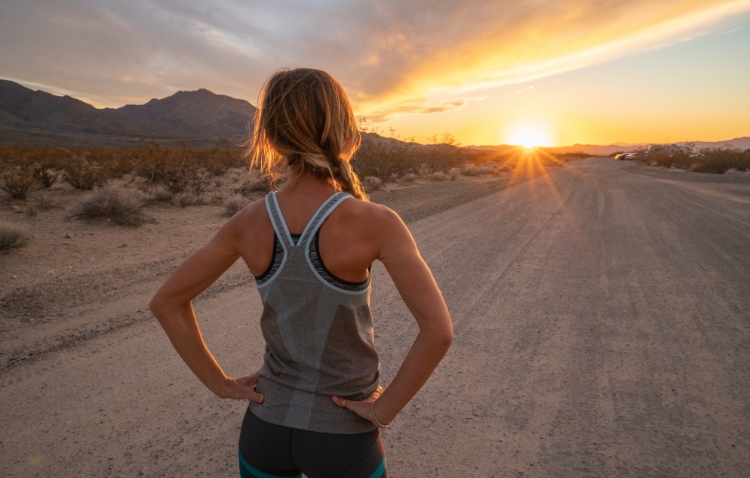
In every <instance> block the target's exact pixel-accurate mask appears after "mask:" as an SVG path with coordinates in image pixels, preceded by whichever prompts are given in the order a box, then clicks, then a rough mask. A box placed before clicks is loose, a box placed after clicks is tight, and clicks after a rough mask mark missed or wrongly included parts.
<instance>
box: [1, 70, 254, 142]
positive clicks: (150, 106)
mask: <svg viewBox="0 0 750 478" xmlns="http://www.w3.org/2000/svg"><path fill="white" fill-rule="evenodd" d="M255 109H256V108H255V107H254V106H253V105H251V104H250V103H249V102H247V101H245V100H239V99H236V98H232V97H229V96H225V95H217V94H214V93H212V92H210V91H208V90H205V89H200V90H197V91H178V92H177V93H175V94H174V95H172V96H169V97H167V98H163V99H153V100H151V101H149V102H148V103H146V104H144V105H126V106H123V107H121V108H103V109H98V108H95V107H94V106H92V105H90V104H88V103H85V102H83V101H81V100H78V99H75V98H71V97H70V96H56V95H52V94H50V93H46V92H44V91H34V90H31V89H29V88H26V87H24V86H21V85H19V84H18V83H15V82H12V81H8V80H0V144H12V145H29V146H132V145H134V144H137V143H138V141H139V140H140V139H141V138H146V139H150V138H151V137H152V135H155V136H156V137H157V139H158V140H159V142H162V143H166V144H173V145H179V144H180V143H181V142H183V141H189V142H190V144H192V145H194V146H197V147H204V146H211V145H213V144H215V143H216V141H217V140H218V139H219V138H226V139H228V140H230V142H231V143H233V144H236V145H239V144H242V143H244V142H245V141H247V139H248V136H249V135H248V125H249V124H251V123H252V120H253V118H254V116H255Z"/></svg>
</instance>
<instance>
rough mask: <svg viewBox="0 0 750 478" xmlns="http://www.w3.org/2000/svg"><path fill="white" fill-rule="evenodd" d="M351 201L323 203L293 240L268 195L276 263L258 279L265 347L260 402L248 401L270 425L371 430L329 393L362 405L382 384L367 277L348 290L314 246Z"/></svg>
mask: <svg viewBox="0 0 750 478" xmlns="http://www.w3.org/2000/svg"><path fill="white" fill-rule="evenodd" d="M351 197H352V196H351V195H349V194H346V193H341V192H339V193H336V194H334V195H333V196H331V197H330V198H329V199H327V200H326V201H325V202H324V203H323V204H322V205H321V206H320V208H319V209H318V211H317V212H316V213H315V214H314V215H313V217H312V219H310V222H309V223H308V224H307V227H305V230H304V231H303V232H302V235H301V236H300V237H299V240H298V241H296V242H295V240H294V239H293V238H292V235H291V234H290V233H289V229H288V228H287V225H286V222H285V221H284V217H283V215H282V214H281V209H280V208H279V204H278V201H277V200H276V193H271V194H269V195H267V196H266V200H265V202H266V209H267V210H268V215H269V217H270V218H271V222H272V224H273V228H274V231H275V233H276V236H277V237H278V241H279V244H280V246H281V251H278V252H280V253H281V258H280V259H279V258H278V257H275V258H274V259H273V260H272V261H271V262H272V263H271V267H270V269H269V270H268V271H266V273H264V274H263V276H262V278H259V279H258V280H257V285H258V292H259V293H260V297H261V300H262V302H263V314H262V316H261V319H260V325H261V331H262V332H263V337H264V338H265V341H266V350H265V355H264V358H263V367H262V368H261V369H260V374H259V377H258V384H257V386H256V390H257V391H258V392H260V393H262V394H263V395H265V401H264V402H263V403H262V404H258V403H255V402H250V409H251V411H252V412H253V414H254V415H256V416H257V417H258V418H260V419H262V420H265V421H267V422H270V423H274V424H276V425H283V426H288V427H292V428H299V429H302V430H311V431H316V432H324V433H363V432H367V431H371V430H374V429H375V428H376V427H375V426H374V425H373V424H372V423H370V421H368V420H365V419H364V418H361V417H360V416H359V415H357V414H356V413H354V412H352V411H349V410H347V409H345V408H340V407H338V406H337V405H335V404H334V403H333V401H332V400H331V396H333V395H337V396H341V397H345V398H347V399H350V400H362V399H364V398H366V397H367V396H368V395H369V394H370V393H372V392H373V391H374V390H375V389H376V388H377V387H378V384H379V379H380V362H379V359H378V354H377V352H376V351H375V343H374V334H373V323H372V314H371V312H370V279H369V278H368V280H367V281H365V282H363V283H354V284H352V287H347V288H343V286H342V285H341V284H339V283H338V282H337V281H334V280H331V277H330V275H329V274H328V273H327V271H326V270H325V266H323V264H322V261H320V258H319V255H318V251H317V244H316V241H314V238H315V236H316V235H317V232H318V229H319V228H320V226H321V224H322V223H323V221H325V220H326V218H327V217H328V215H329V214H331V212H333V210H334V209H335V208H336V207H337V206H338V205H339V204H341V203H342V202H343V201H345V200H346V199H348V198H351ZM275 256H278V254H275Z"/></svg>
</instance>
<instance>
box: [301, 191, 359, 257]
mask: <svg viewBox="0 0 750 478" xmlns="http://www.w3.org/2000/svg"><path fill="white" fill-rule="evenodd" d="M350 197H352V195H351V194H349V193H345V192H337V193H336V194H334V195H333V196H331V197H330V198H328V199H327V200H326V201H325V202H324V203H323V204H322V205H321V206H320V208H319V209H318V211H317V212H316V213H315V214H314V215H313V217H312V219H310V222H309V223H308V224H307V227H305V230H304V231H303V232H302V237H300V238H299V242H297V244H300V245H306V244H307V243H308V242H310V240H311V239H312V238H313V237H314V236H315V232H316V231H317V230H318V228H319V227H320V225H321V224H323V221H325V220H326V218H328V216H329V215H330V214H331V213H332V212H333V210H334V209H336V208H337V207H338V206H339V204H341V203H342V202H344V200H345V199H347V198H350Z"/></svg>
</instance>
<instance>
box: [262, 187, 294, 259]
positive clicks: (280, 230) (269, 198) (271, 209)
mask: <svg viewBox="0 0 750 478" xmlns="http://www.w3.org/2000/svg"><path fill="white" fill-rule="evenodd" d="M266 210H268V217H270V218H271V224H273V230H274V231H275V232H276V237H278V238H279V241H281V244H282V245H283V246H284V249H285V250H289V248H290V247H294V241H293V240H292V235H291V234H290V233H289V228H288V227H287V225H286V221H284V216H283V215H282V214H281V208H280V207H279V202H278V200H277V199H276V191H274V192H271V193H268V194H267V195H266Z"/></svg>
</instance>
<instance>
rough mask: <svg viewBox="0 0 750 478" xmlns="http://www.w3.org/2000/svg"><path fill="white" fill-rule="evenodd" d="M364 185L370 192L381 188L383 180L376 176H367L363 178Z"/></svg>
mask: <svg viewBox="0 0 750 478" xmlns="http://www.w3.org/2000/svg"><path fill="white" fill-rule="evenodd" d="M362 186H364V188H365V191H366V192H368V193H370V192H373V191H377V190H378V189H381V188H382V187H383V181H381V180H380V178H376V177H375V176H365V178H364V179H363V180H362Z"/></svg>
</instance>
